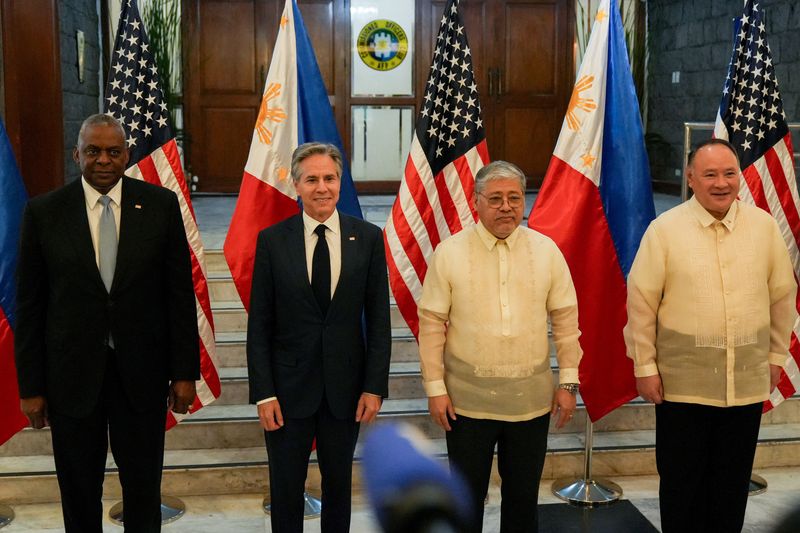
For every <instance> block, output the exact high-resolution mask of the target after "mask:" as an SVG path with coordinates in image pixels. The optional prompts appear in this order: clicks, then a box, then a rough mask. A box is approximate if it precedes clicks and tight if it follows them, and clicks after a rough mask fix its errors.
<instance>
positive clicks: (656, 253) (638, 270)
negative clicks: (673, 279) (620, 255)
mask: <svg viewBox="0 0 800 533" xmlns="http://www.w3.org/2000/svg"><path fill="white" fill-rule="evenodd" d="M666 262H667V255H666V251H665V250H664V248H663V246H662V245H661V241H660V238H659V236H658V231H657V229H656V226H655V223H652V224H650V227H648V228H647V231H645V234H644V236H643V237H642V242H641V244H640V245H639V251H638V252H637V253H636V258H635V259H634V260H633V266H632V267H631V271H630V273H629V274H628V323H627V324H626V325H625V328H624V330H623V334H624V337H625V345H626V348H627V354H628V357H630V358H631V359H633V373H634V375H635V376H636V377H637V378H641V377H647V376H655V375H657V374H658V365H657V364H656V358H657V354H656V324H657V321H658V308H659V306H660V304H661V296H662V294H663V291H664V284H665V281H666Z"/></svg>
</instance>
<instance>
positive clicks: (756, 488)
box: [747, 474, 767, 496]
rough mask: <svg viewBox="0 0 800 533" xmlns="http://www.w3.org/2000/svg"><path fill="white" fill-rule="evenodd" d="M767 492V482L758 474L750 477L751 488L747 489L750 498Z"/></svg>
mask: <svg viewBox="0 0 800 533" xmlns="http://www.w3.org/2000/svg"><path fill="white" fill-rule="evenodd" d="M765 492H767V480H766V479H764V478H763V477H761V476H759V475H758V474H752V475H751V476H750V488H748V489H747V495H748V496H755V495H757V494H764V493H765Z"/></svg>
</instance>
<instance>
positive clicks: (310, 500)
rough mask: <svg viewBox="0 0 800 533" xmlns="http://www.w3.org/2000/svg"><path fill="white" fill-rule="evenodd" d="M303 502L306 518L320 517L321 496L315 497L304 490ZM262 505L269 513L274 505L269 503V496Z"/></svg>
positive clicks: (304, 516)
mask: <svg viewBox="0 0 800 533" xmlns="http://www.w3.org/2000/svg"><path fill="white" fill-rule="evenodd" d="M303 502H304V503H303V519H304V520H311V519H312V518H318V517H319V515H320V514H322V502H321V501H320V500H319V498H315V497H314V496H312V495H311V494H309V493H307V492H303ZM261 505H262V506H263V507H264V512H265V513H267V514H269V513H270V508H271V507H272V505H271V504H270V503H269V498H264V502H263V503H262V504H261Z"/></svg>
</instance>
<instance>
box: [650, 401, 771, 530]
mask: <svg viewBox="0 0 800 533" xmlns="http://www.w3.org/2000/svg"><path fill="white" fill-rule="evenodd" d="M761 409H762V404H761V403H756V404H751V405H745V406H741V407H711V406H708V405H698V404H688V403H676V402H664V403H662V404H660V405H656V464H657V466H658V474H659V476H660V477H661V482H660V487H659V502H660V505H661V528H662V531H663V532H664V533H694V532H697V533H700V532H702V533H738V532H740V531H741V530H742V524H743V523H744V512H745V508H746V507H747V491H748V487H749V482H750V475H751V473H752V469H753V458H754V456H755V451H756V444H757V442H758V429H759V426H760V423H761Z"/></svg>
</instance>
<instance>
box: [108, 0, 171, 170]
mask: <svg viewBox="0 0 800 533" xmlns="http://www.w3.org/2000/svg"><path fill="white" fill-rule="evenodd" d="M106 112H107V113H108V114H110V115H112V116H114V118H116V119H117V120H119V121H120V122H121V123H122V125H123V127H124V128H125V133H126V134H127V136H128V139H127V140H128V148H130V152H131V157H130V162H129V163H128V165H129V166H133V165H135V164H137V163H138V162H139V161H140V160H142V159H143V158H145V157H147V156H149V155H150V154H151V153H152V152H153V151H154V150H155V149H157V148H159V147H160V146H162V145H164V144H165V143H166V142H167V141H169V140H170V139H172V138H173V134H172V129H171V128H170V124H169V112H168V111H167V104H166V102H164V99H163V95H162V93H161V85H160V82H159V78H158V70H157V69H156V65H155V62H154V60H153V53H152V52H151V51H150V43H149V41H148V39H147V34H146V33H145V30H144V25H143V24H142V18H141V16H140V15H139V9H138V7H137V6H136V0H126V1H125V4H124V5H123V7H122V14H121V15H120V22H119V27H118V28H117V39H116V41H115V43H114V53H113V55H112V58H111V69H110V71H109V80H108V85H107V86H106Z"/></svg>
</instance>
